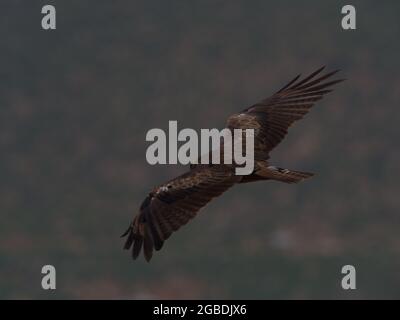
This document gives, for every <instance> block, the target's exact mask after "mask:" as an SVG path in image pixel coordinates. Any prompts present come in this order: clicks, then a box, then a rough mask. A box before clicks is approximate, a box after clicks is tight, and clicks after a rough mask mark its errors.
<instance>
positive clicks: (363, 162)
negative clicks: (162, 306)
mask: <svg viewBox="0 0 400 320" xmlns="http://www.w3.org/2000/svg"><path fill="white" fill-rule="evenodd" d="M45 4H52V5H54V6H55V7H56V10H57V29H56V30H55V31H45V30H42V28H41V19H42V16H43V15H42V14H41V8H42V6H43V5H45ZM345 4H348V3H347V2H344V1H329V2H327V1H324V2H321V1H298V2H293V1H288V0H286V1H265V0H262V1H196V2H194V1H193V2H192V1H190V2H189V1H119V0H116V1H89V0H86V1H78V0H73V1H37V0H34V1H26V0H25V1H22V0H20V1H17V0H14V1H12V0H7V1H2V2H1V4H0V15H1V19H0V38H1V42H0V52H1V55H0V214H1V224H0V298H3V299H33V298H35V299H55V298H57V299H94V298H99V299H137V298H176V299H190V298H194V299H217V298H222V299H302V298H303V299H323V298H326V299H354V298H366V299H375V298H377V299H380V298H400V235H399V230H400V217H399V215H400V212H399V209H400V197H399V191H400V190H399V182H398V181H399V162H400V153H399V148H398V136H399V131H398V123H399V108H400V106H399V99H400V90H399V87H400V76H399V67H400V62H399V59H398V57H399V49H400V43H399V41H398V39H400V29H399V20H398V14H399V10H400V3H399V2H398V1H385V5H383V4H382V3H378V2H376V1H352V2H351V4H352V5H354V6H355V7H356V10H357V30H353V31H344V30H343V29H342V28H341V19H342V17H343V15H342V14H341V8H342V6H344V5H345ZM322 65H327V67H328V69H329V70H331V69H334V68H340V69H341V70H342V71H341V74H340V77H345V78H347V79H348V80H347V81H346V82H344V83H342V84H340V85H338V86H337V88H336V90H335V91H334V92H333V93H331V94H329V95H328V96H326V97H325V98H324V100H322V101H320V102H319V103H318V104H317V106H316V107H315V108H314V109H313V110H312V112H311V113H310V114H309V115H308V116H307V117H306V118H305V119H304V120H302V121H301V122H298V123H296V125H295V126H294V127H292V128H291V130H290V132H289V135H288V136H287V138H286V139H285V141H284V142H283V143H282V144H280V145H279V146H278V148H277V149H276V150H275V151H274V152H273V153H272V159H271V162H272V163H273V164H277V165H280V166H283V167H287V168H292V169H297V170H304V171H311V172H315V173H316V177H314V178H313V179H311V180H308V181H305V182H303V183H301V184H298V185H286V184H282V183H278V182H269V183H255V184H249V185H242V186H240V187H236V188H233V189H231V190H229V191H228V192H227V193H226V194H224V195H223V196H222V197H220V198H218V199H217V200H215V201H214V202H212V203H211V204H210V205H208V206H207V207H206V208H204V209H203V210H202V211H201V213H200V214H199V215H198V216H197V218H196V219H195V220H193V221H192V222H191V223H190V224H189V225H188V226H185V227H184V228H182V229H181V230H180V231H179V232H178V233H176V234H174V235H173V236H172V237H171V238H170V239H169V240H168V241H167V242H166V243H165V246H164V248H163V250H162V251H160V252H157V253H156V254H155V256H154V257H153V260H152V261H151V263H150V264H149V263H146V262H145V261H144V259H143V258H141V259H140V260H138V261H135V262H133V261H132V260H131V257H130V253H129V252H127V251H123V250H122V246H123V242H124V240H122V239H121V238H120V235H121V234H122V232H123V231H125V230H126V228H127V227H128V225H129V223H130V222H131V219H132V217H133V215H134V214H136V213H137V212H138V208H139V206H140V204H141V202H142V200H143V199H144V197H145V196H146V195H147V193H148V192H149V191H150V190H151V189H152V188H153V187H154V186H155V185H157V184H159V183H162V182H164V181H166V180H168V179H170V178H173V177H175V176H176V175H178V174H181V173H183V172H184V171H185V170H187V168H186V167H183V166H179V165H176V166H174V165H170V166H168V165H158V166H150V165H149V164H147V162H146V158H145V153H146V149H147V147H148V145H149V143H147V142H146V141H145V135H146V132H147V131H148V130H149V129H151V128H163V129H165V130H167V128H168V121H169V120H178V124H179V127H180V129H183V128H185V127H189V128H194V129H199V128H213V127H216V128H223V127H224V124H225V120H226V118H227V117H228V116H229V115H230V114H232V113H234V112H237V111H239V110H242V109H243V108H245V107H247V106H249V105H250V104H252V103H255V102H257V101H258V100H260V99H262V98H264V97H266V96H269V95H270V94H272V93H273V92H275V91H276V90H277V89H279V88H280V87H282V86H283V85H284V84H285V83H287V82H288V81H289V80H291V79H292V78H293V77H294V76H295V75H296V74H298V73H303V74H308V73H310V72H312V71H314V70H316V69H317V68H318V67H320V66H322ZM45 264H51V265H54V266H55V267H56V270H57V289H56V290H55V291H44V290H42V289H41V279H42V275H41V268H42V266H43V265H45ZM346 264H351V265H354V266H355V268H356V270H357V289H356V290H353V291H351V290H350V291H345V290H343V289H342V288H341V285H340V284H341V279H342V277H343V275H342V274H341V268H342V266H343V265H346Z"/></svg>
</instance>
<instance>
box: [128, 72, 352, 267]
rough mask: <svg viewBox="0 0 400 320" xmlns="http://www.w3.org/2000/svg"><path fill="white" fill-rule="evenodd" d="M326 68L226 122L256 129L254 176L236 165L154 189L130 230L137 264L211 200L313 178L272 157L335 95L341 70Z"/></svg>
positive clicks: (193, 172) (211, 167)
mask: <svg viewBox="0 0 400 320" xmlns="http://www.w3.org/2000/svg"><path fill="white" fill-rule="evenodd" d="M323 69H324V67H322V68H320V69H318V70H317V71H315V72H313V73H312V74H310V75H309V76H308V77H305V78H304V79H300V76H301V75H298V76H296V77H295V78H294V79H293V80H292V81H290V82H289V83H288V84H287V85H285V86H284V87H283V88H282V89H280V90H279V91H277V92H276V93H275V94H273V95H272V96H271V97H269V98H266V99H264V100H262V101H260V102H258V103H256V104H254V105H252V106H250V107H248V108H247V109H245V110H243V111H242V112H240V113H237V114H234V115H232V116H230V117H229V118H228V121H227V128H228V129H230V130H233V129H254V160H255V163H254V170H253V172H252V174H250V175H247V176H241V175H236V174H235V168H234V167H235V165H232V164H229V165H228V164H197V165H191V167H190V170H189V171H188V172H186V173H184V174H182V175H180V176H178V177H176V178H175V179H173V180H171V181H168V182H166V183H164V184H162V185H160V186H158V187H156V188H154V189H153V190H152V191H151V192H150V193H149V195H148V196H147V197H146V199H144V201H143V203H142V205H141V206H140V212H139V214H137V215H136V216H135V217H134V219H133V222H132V223H131V225H130V226H129V228H128V230H127V231H126V232H125V233H124V234H123V235H122V237H124V236H128V238H127V240H126V243H125V246H124V249H127V250H129V249H130V248H131V247H132V245H133V248H132V257H133V259H136V258H137V257H138V256H139V254H140V252H141V250H142V247H143V251H144V256H145V258H146V260H147V261H150V259H151V257H152V255H153V250H154V249H155V250H160V249H161V248H162V246H163V244H164V241H165V240H167V239H168V238H169V237H170V236H171V234H172V233H173V232H174V231H177V230H178V229H179V228H180V227H181V226H183V225H185V224H186V223H187V222H188V221H189V220H191V219H192V218H194V217H195V216H196V214H197V212H198V211H199V210H200V209H201V208H202V207H204V206H205V205H206V204H207V203H208V202H210V201H211V200H212V199H213V198H215V197H218V196H220V195H221V194H222V193H224V192H225V191H226V190H228V189H229V188H231V187H232V186H233V185H235V184H237V183H246V182H253V181H260V180H276V181H282V182H286V183H297V182H300V181H302V180H303V179H306V178H309V177H311V176H313V174H312V173H308V172H301V171H295V170H289V169H282V168H279V167H275V166H271V165H270V164H269V162H268V159H269V153H270V151H271V150H272V149H274V148H275V147H276V146H277V145H278V144H279V143H280V142H281V141H282V139H283V138H284V137H285V135H286V133H287V130H288V128H289V127H290V126H291V125H292V123H293V122H295V121H296V120H299V119H301V118H303V116H304V115H305V114H306V113H307V112H308V111H309V110H310V108H311V107H312V106H313V105H314V103H315V102H316V101H318V100H320V99H322V97H323V95H324V94H326V93H328V92H330V91H332V90H331V89H330V87H331V86H333V85H334V84H336V83H338V82H341V81H343V80H344V79H339V80H329V81H326V80H327V79H328V78H330V77H331V76H332V75H334V74H335V73H337V72H338V71H339V70H336V71H333V72H329V73H326V74H323V75H321V72H322V70H323Z"/></svg>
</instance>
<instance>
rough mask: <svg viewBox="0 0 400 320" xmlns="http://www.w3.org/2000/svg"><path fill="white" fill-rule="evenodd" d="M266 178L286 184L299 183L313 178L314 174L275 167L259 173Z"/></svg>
mask: <svg viewBox="0 0 400 320" xmlns="http://www.w3.org/2000/svg"><path fill="white" fill-rule="evenodd" d="M257 174H260V175H262V176H264V177H267V178H269V179H271V180H277V181H282V182H286V183H298V182H300V181H302V180H304V179H307V178H310V177H312V176H313V175H314V174H313V173H310V172H302V171H296V170H289V169H283V168H278V167H274V166H268V167H267V168H265V169H263V170H262V171H261V172H257Z"/></svg>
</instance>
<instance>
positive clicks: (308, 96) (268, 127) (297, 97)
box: [227, 67, 344, 160]
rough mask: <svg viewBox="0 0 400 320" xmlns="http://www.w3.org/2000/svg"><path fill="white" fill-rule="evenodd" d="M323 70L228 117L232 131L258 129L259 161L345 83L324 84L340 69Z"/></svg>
mask: <svg viewBox="0 0 400 320" xmlns="http://www.w3.org/2000/svg"><path fill="white" fill-rule="evenodd" d="M323 69H324V67H322V68H320V69H318V70H317V71H315V72H313V73H312V74H311V75H309V76H308V77H306V78H304V79H302V80H299V78H300V75H298V76H297V77H295V78H294V79H293V80H292V81H290V82H289V83H288V84H287V85H285V86H284V87H283V88H282V89H280V90H279V91H278V92H276V93H275V94H273V95H272V96H271V97H269V98H267V99H264V100H262V101H260V102H258V103H256V104H254V105H252V106H251V107H249V108H247V109H245V110H243V111H242V112H241V113H238V114H234V115H232V116H231V117H229V118H228V121H227V127H228V128H230V129H254V130H255V137H254V154H255V158H256V159H257V160H258V159H259V160H262V159H264V160H266V159H268V157H269V153H270V151H271V150H272V149H273V148H275V147H276V146H277V145H278V144H279V143H280V142H281V141H282V139H283V138H284V137H285V135H286V134H287V130H288V128H289V127H290V126H291V125H292V124H293V122H295V121H296V120H299V119H301V118H303V116H304V115H305V114H306V113H307V112H308V111H309V110H310V108H311V107H312V106H313V105H314V103H315V102H316V101H318V100H320V99H322V97H323V95H324V94H326V93H328V92H331V91H332V90H331V89H329V88H330V87H331V86H333V85H334V84H336V83H338V82H341V81H343V80H344V79H339V80H331V81H325V80H326V79H328V78H329V77H331V76H332V75H334V74H335V73H337V72H338V71H339V70H336V71H333V72H329V73H327V74H324V75H320V73H321V71H322V70H323ZM318 75H319V76H318Z"/></svg>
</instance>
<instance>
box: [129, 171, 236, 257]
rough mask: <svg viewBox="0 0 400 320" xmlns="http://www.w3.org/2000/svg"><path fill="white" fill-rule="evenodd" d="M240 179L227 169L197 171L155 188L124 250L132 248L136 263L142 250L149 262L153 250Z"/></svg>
mask: <svg viewBox="0 0 400 320" xmlns="http://www.w3.org/2000/svg"><path fill="white" fill-rule="evenodd" d="M240 178H241V177H240V176H236V175H235V173H234V170H232V168H230V167H228V166H224V165H216V166H212V167H207V166H203V167H197V168H196V169H194V170H191V171H189V172H187V173H185V174H183V175H181V176H179V177H177V178H175V179H173V180H171V181H169V182H167V183H165V184H163V185H161V186H159V187H157V188H155V189H154V190H153V191H152V192H151V193H150V194H149V196H148V197H147V198H146V199H145V200H144V202H143V203H142V206H141V207H140V213H139V214H138V215H137V216H136V217H135V218H134V220H133V222H132V224H131V225H130V226H129V229H128V230H127V231H126V232H125V233H124V234H123V236H126V235H128V239H127V241H126V243H125V247H124V248H125V249H129V248H130V247H131V246H132V244H133V248H132V257H133V258H134V259H136V258H137V257H138V256H139V254H140V251H141V249H142V247H143V249H144V256H145V258H146V260H147V261H149V260H150V259H151V257H152V254H153V249H154V248H155V249H156V250H160V249H161V247H162V245H163V243H164V241H165V240H166V239H168V238H169V236H170V235H171V234H172V232H174V231H177V230H178V229H179V228H180V227H181V226H183V225H185V224H186V223H187V222H188V221H189V220H190V219H192V218H193V217H194V216H195V215H196V213H197V212H198V211H199V210H200V208H202V207H203V206H205V205H206V204H207V203H208V202H209V201H211V200H212V199H213V198H215V197H218V196H219V195H221V194H222V193H223V192H224V191H226V190H227V189H229V188H230V187H231V186H233V185H234V184H235V183H236V182H238V180H240Z"/></svg>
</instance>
